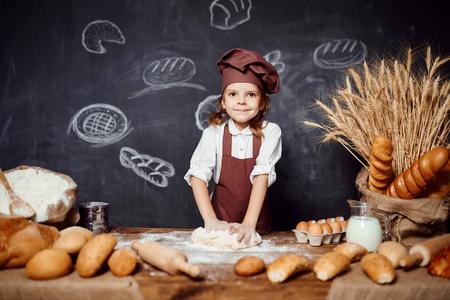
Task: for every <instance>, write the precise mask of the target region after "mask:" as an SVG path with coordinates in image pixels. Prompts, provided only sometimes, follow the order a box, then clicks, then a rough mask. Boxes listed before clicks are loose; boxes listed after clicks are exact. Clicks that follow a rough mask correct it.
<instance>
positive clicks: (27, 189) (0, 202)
mask: <svg viewBox="0 0 450 300" xmlns="http://www.w3.org/2000/svg"><path fill="white" fill-rule="evenodd" d="M5 176H6V179H7V180H8V182H9V185H10V186H11V188H12V190H13V191H14V192H15V193H16V194H17V196H19V197H20V198H22V200H24V201H26V202H28V203H29V204H30V205H31V206H33V208H34V209H35V210H36V216H35V217H34V219H33V220H34V221H36V222H45V221H47V220H48V210H47V208H48V205H49V204H55V205H56V204H57V203H58V201H63V202H64V204H65V205H69V203H70V199H68V197H67V196H66V194H65V191H66V190H67V189H68V188H69V183H68V182H67V181H65V180H64V179H63V178H62V177H61V176H58V175H55V174H53V173H50V172H45V171H43V170H39V169H32V168H28V169H23V170H20V169H19V170H16V171H14V172H9V173H6V174H5ZM0 213H4V214H8V215H9V214H10V213H9V200H8V194H7V193H6V190H5V188H4V187H3V185H0Z"/></svg>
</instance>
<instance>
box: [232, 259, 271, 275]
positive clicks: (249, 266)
mask: <svg viewBox="0 0 450 300" xmlns="http://www.w3.org/2000/svg"><path fill="white" fill-rule="evenodd" d="M265 268H266V265H265V264H264V261H263V260H262V259H261V258H259V257H256V256H246V257H243V258H241V259H240V260H238V261H237V263H236V264H235V265H234V271H235V272H236V274H237V275H239V276H250V275H254V274H258V273H261V272H262V271H264V270H265Z"/></svg>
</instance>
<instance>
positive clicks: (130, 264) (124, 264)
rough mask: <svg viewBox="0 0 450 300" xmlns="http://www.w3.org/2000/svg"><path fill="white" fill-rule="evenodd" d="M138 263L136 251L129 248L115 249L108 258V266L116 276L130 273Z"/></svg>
mask: <svg viewBox="0 0 450 300" xmlns="http://www.w3.org/2000/svg"><path fill="white" fill-rule="evenodd" d="M136 263H137V255H136V251H134V250H131V249H127V248H120V249H117V250H114V252H113V253H112V254H111V256H110V257H109V259H108V267H109V269H110V270H111V272H112V273H113V274H114V275H116V276H127V275H130V274H131V272H133V271H134V269H135V268H136Z"/></svg>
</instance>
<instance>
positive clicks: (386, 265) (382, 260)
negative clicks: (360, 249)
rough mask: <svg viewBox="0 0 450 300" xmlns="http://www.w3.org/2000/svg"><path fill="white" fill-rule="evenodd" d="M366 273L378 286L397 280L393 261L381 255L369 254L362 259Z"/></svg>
mask: <svg viewBox="0 0 450 300" xmlns="http://www.w3.org/2000/svg"><path fill="white" fill-rule="evenodd" d="M361 266H362V268H363V270H364V272H365V273H366V274H367V276H369V278H370V279H372V281H374V282H376V283H378V284H385V283H391V282H392V281H394V279H395V270H394V267H393V266H392V263H391V261H390V260H389V259H388V258H387V257H386V256H384V255H382V254H379V253H369V254H367V255H365V256H364V257H363V258H362V259H361Z"/></svg>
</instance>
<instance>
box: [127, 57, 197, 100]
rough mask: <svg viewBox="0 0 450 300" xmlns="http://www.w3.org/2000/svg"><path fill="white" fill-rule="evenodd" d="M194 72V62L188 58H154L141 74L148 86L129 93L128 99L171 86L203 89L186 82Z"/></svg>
mask: <svg viewBox="0 0 450 300" xmlns="http://www.w3.org/2000/svg"><path fill="white" fill-rule="evenodd" d="M195 72H196V69H195V64H194V62H193V61H192V60H191V59H189V58H185V57H167V58H163V59H159V60H155V61H153V62H151V63H150V64H149V65H147V67H146V68H145V70H144V73H143V76H142V80H143V81H144V82H145V84H147V85H148V87H146V88H144V89H143V90H141V91H138V92H135V93H133V94H131V95H130V96H129V97H128V99H133V98H137V97H140V96H143V95H146V94H148V93H151V92H153V91H157V90H162V89H168V88H173V87H189V88H195V89H199V90H204V91H205V90H206V88H205V87H203V86H201V85H198V84H194V83H189V82H186V81H188V80H189V79H191V78H192V77H193V76H194V75H195Z"/></svg>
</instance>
